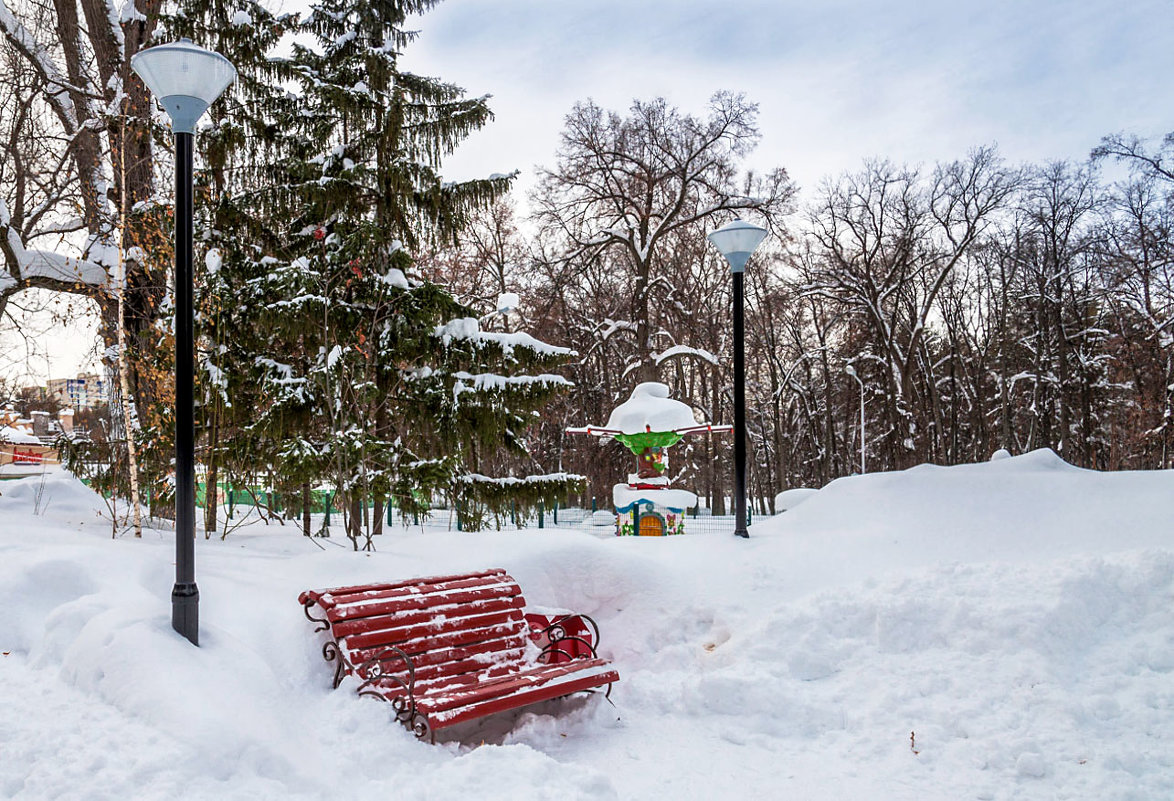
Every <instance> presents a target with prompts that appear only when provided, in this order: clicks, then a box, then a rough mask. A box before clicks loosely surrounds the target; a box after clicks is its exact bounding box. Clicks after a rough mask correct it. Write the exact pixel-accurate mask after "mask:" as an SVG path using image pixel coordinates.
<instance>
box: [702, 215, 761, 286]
mask: <svg viewBox="0 0 1174 801" xmlns="http://www.w3.org/2000/svg"><path fill="white" fill-rule="evenodd" d="M705 238H706V239H708V240H709V241H710V242H712V243H713V246H714V247H716V248H717V249H718V250H719V251H720V252H721V254H722V255H723V256H725V257H726V261H728V262H729V263H730V271H731V272H735V273H740V272H742V271H743V270H745V269H746V262H747V261H749V259H750V255H751V254H752V253H754V250H755V248H757V247H758V246H759V244H761V243H762V240H763V239H765V238H766V229H765V228H759V227H758V226H757V225H753V224H751V223H748V222H745V221H743V220H734V221H733V222H732V223H729V224H728V225H723V226H722V227H721V228H719V229H717V230H716V231H714V232H713V233H711V234H710V235H709V236H707V237H705Z"/></svg>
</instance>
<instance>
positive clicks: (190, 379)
mask: <svg viewBox="0 0 1174 801" xmlns="http://www.w3.org/2000/svg"><path fill="white" fill-rule="evenodd" d="M131 67H132V68H133V69H134V71H135V72H136V73H137V74H138V76H139V77H140V78H142V79H143V83H145V84H146V85H147V88H148V89H150V90H151V92H152V94H154V95H155V97H157V98H159V104H160V105H161V106H163V108H164V110H166V111H167V113H168V114H169V115H170V116H171V128H172V131H174V133H175V587H174V588H173V589H172V590H171V627H172V628H173V629H175V630H176V631H178V632H179V633H180V634H182V635H183V636H184V637H186V638H187V639H188V640H189V641H191V643H192V644H193V645H199V644H200V591H199V589H198V588H197V587H196V427H195V402H194V397H193V394H194V384H195V361H194V360H195V336H194V333H193V329H194V322H193V319H194V311H193V308H192V294H193V293H192V150H193V146H194V144H195V142H194V139H195V133H196V121H197V120H199V119H200V117H202V116H204V112H205V111H207V110H208V106H210V105H212V103H213V102H214V101H215V100H216V98H218V97H220V94H221V93H222V92H223V91H224V90H225V89H227V88H228V86H229V85H230V84H231V83H232V82H233V81H235V80H236V68H235V67H233V66H232V64H231V62H229V60H228V59H226V58H225V57H224V56H222V55H220V54H219V53H213V52H212V51H211V50H205V49H204V48H202V47H197V46H196V45H194V44H192V42H191V40H189V39H181V40H180V41H178V42H175V43H173V44H165V45H159V46H158V47H152V48H149V49H147V50H143V51H141V52H139V53H136V54H135V55H134V56H133V57H132V58H131ZM210 497H211V496H210Z"/></svg>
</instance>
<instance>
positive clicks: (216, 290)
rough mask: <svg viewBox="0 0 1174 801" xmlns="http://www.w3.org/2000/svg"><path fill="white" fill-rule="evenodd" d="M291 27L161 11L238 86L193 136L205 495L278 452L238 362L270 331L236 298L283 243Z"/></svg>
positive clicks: (242, 478) (249, 11) (214, 6)
mask: <svg viewBox="0 0 1174 801" xmlns="http://www.w3.org/2000/svg"><path fill="white" fill-rule="evenodd" d="M296 25H297V17H296V16H295V15H288V14H286V15H274V14H273V13H271V12H270V11H269V10H268V9H267V8H266V7H265V6H263V5H261V4H260V3H257V2H252V1H251V0H248V1H246V2H224V0H197V2H191V3H184V4H182V5H181V6H178V7H176V8H174V9H173V12H172V13H170V14H169V15H167V16H166V17H165V18H164V26H163V27H164V28H165V29H166V31H167V36H168V37H170V38H180V37H188V38H190V39H192V40H193V41H194V42H196V43H198V44H200V45H202V46H204V47H207V48H209V49H212V50H215V51H216V52H218V53H220V54H222V55H224V56H225V57H226V58H228V60H229V61H231V62H233V64H235V65H236V66H237V70H238V78H237V81H236V83H235V84H234V85H233V86H232V87H231V88H230V89H229V90H228V91H227V92H226V93H225V95H224V96H223V97H222V98H221V99H220V100H219V101H218V102H217V103H215V104H213V106H212V107H211V108H210V109H209V111H208V117H207V118H206V119H207V121H208V122H209V123H210V124H209V125H207V126H206V127H205V128H204V129H202V130H201V132H200V136H198V137H197V138H196V143H197V146H198V149H199V150H198V153H197V165H196V166H197V172H196V187H195V189H196V191H195V197H194V199H195V203H196V214H197V220H196V240H197V242H196V245H197V253H198V255H201V256H202V257H203V258H202V264H201V265H200V266H201V267H202V268H203V269H197V270H196V276H197V283H198V286H197V315H198V320H197V323H198V330H199V333H200V338H199V343H198V354H197V365H198V369H199V389H200V392H199V394H198V398H197V402H198V408H197V420H196V424H197V430H198V431H199V436H200V439H201V444H202V446H203V447H202V448H201V453H200V456H201V461H202V462H203V464H204V467H205V470H206V473H205V484H206V487H207V491H208V493H209V497H211V498H215V497H216V496H215V495H214V494H212V493H214V492H215V488H216V486H217V485H218V484H219V483H220V482H221V481H222V480H225V479H226V480H227V483H229V484H232V485H237V486H241V485H244V484H247V483H249V479H250V474H251V473H253V472H255V471H256V470H257V467H258V465H260V466H261V467H262V470H263V469H264V466H265V465H267V464H269V463H271V462H272V460H273V458H274V456H275V454H274V453H273V452H272V449H271V447H270V445H271V442H272V440H271V439H270V438H269V437H261V436H258V435H257V432H256V430H255V425H254V424H255V418H254V415H253V412H254V410H255V409H256V408H258V405H259V404H260V403H261V401H262V398H261V397H260V395H259V394H258V384H257V381H256V376H255V375H253V374H252V371H251V370H249V369H241V365H242V364H243V365H251V364H252V363H253V362H254V361H255V360H256V359H257V358H263V351H264V348H265V343H266V337H265V335H264V331H263V330H262V329H260V328H258V326H257V323H256V321H254V320H253V319H252V318H251V317H250V316H249V315H248V314H247V313H246V310H245V309H243V308H242V307H241V304H240V303H239V300H238V296H239V294H240V287H241V286H242V285H243V284H245V283H246V282H248V281H249V280H251V279H254V278H257V277H258V276H262V275H264V274H265V273H266V272H267V270H268V268H269V266H270V264H271V263H273V261H274V257H275V255H276V254H278V253H280V252H281V251H282V249H283V244H282V242H281V237H280V233H279V232H280V230H281V224H280V223H277V222H276V220H275V219H274V216H273V215H274V213H277V212H282V211H283V210H280V209H278V208H276V207H275V205H274V204H273V203H272V202H269V196H270V195H271V189H272V177H271V176H272V167H273V164H274V163H275V162H277V161H278V160H279V159H281V158H282V157H283V150H284V148H283V142H282V137H281V134H282V128H281V127H280V126H279V125H278V124H277V122H276V121H277V120H278V119H280V118H282V117H284V116H287V115H288V113H289V112H288V105H289V104H290V103H291V102H292V101H291V99H290V98H289V96H288V92H287V91H286V89H285V88H283V86H282V84H283V83H284V82H287V81H289V80H290V78H291V74H292V73H291V69H292V67H291V65H289V64H288V62H286V61H284V60H281V59H274V58H270V56H269V54H270V53H271V52H272V51H273V49H274V48H275V47H276V46H277V44H278V42H279V40H280V39H281V37H282V36H284V35H286V34H287V33H290V32H292V31H293V29H294V28H295V27H296ZM278 219H280V217H279V218H278ZM230 384H232V386H231V388H230V386H229V385H230ZM230 398H232V400H231V401H230ZM296 497H298V498H300V497H301V496H300V493H299V494H298V495H297V496H296ZM204 528H205V531H206V532H212V531H215V530H216V528H217V504H216V503H214V502H213V503H205V505H204Z"/></svg>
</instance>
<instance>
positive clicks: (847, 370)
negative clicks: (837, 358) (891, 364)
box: [844, 365, 865, 475]
mask: <svg viewBox="0 0 1174 801" xmlns="http://www.w3.org/2000/svg"><path fill="white" fill-rule="evenodd" d="M844 372H845V373H847V374H848V375H850V376H852V377H853V378H855V379H856V383H857V384H859V385H860V474H861V475H864V473H865V470H864V449H865V445H864V443H865V439H864V382H863V381H861V380H860V376H858V375H856V368H855V367H853V366H852V365H848V366H847V367H845V368H844Z"/></svg>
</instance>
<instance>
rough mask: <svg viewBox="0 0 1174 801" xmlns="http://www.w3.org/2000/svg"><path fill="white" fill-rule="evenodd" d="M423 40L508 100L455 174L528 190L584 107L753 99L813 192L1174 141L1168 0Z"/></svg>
mask: <svg viewBox="0 0 1174 801" xmlns="http://www.w3.org/2000/svg"><path fill="white" fill-rule="evenodd" d="M293 5H294V0H287V2H286V7H287V8H290V7H292V6H293ZM412 27H414V28H416V29H418V30H419V32H420V37H419V39H418V41H417V42H416V43H414V44H412V45H411V46H410V47H409V48H408V50H407V51H406V53H405V54H404V57H403V59H402V61H401V66H402V67H403V68H405V69H408V70H411V71H414V72H418V73H422V74H427V75H434V76H437V77H440V78H443V79H444V80H446V81H450V82H453V83H457V84H458V85H461V86H463V87H464V88H465V89H466V90H468V92H469V93H470V95H480V94H490V95H493V99H492V100H491V105H492V108H493V110H494V112H495V113H496V115H497V118H496V120H495V121H494V122H492V123H490V124H489V125H488V126H487V127H486V128H485V129H483V130H482V131H479V132H477V133H476V134H474V135H473V136H471V137H470V138H469V139H468V140H466V142H465V144H463V145H462V146H461V147H460V149H459V150H458V151H457V153H456V154H454V155H453V157H451V158H450V159H449V160H448V162H447V163H446V167H445V176H446V178H448V179H450V180H463V179H468V178H474V177H480V176H484V175H488V174H491V173H494V172H509V171H511V170H514V169H519V170H521V171H522V173H523V175H522V179H521V181H520V186H519V189H520V190H521V191H522V192H523V193H524V192H525V191H526V190H527V189H528V188H529V187H530V186H531V185H532V176H533V167H534V165H536V164H540V165H546V166H551V165H553V163H554V152H555V149H556V147H557V145H558V137H559V132H560V130H561V129H562V122H563V118H564V116H565V115H566V114H567V112H568V111H569V110H570V108H571V106H572V105H573V104H574V103H575V102H576V101H579V100H584V99H587V98H592V99H594V100H595V101H596V102H597V103H599V104H600V105H601V106H603V107H604V108H608V109H613V110H624V109H626V108H627V107H628V105H629V104H630V103H631V101H632V100H633V99H635V98H641V99H648V98H653V97H657V96H664V97H665V98H667V99H668V100H669V101H670V102H671V103H673V104H675V105H677V106H679V107H681V108H682V109H684V110H686V111H691V112H694V113H697V114H702V113H704V110H705V104H706V100H707V99H708V98H709V97H710V95H712V94H713V93H714V92H716V91H718V90H722V89H729V90H734V91H741V92H745V93H746V95H747V97H749V98H750V99H751V100H753V101H754V102H756V103H758V104H759V110H760V115H759V126H760V129H761V131H762V141H761V143H760V145H759V147H758V150H757V152H756V153H755V154H754V156H753V158H752V160H751V164H752V166H754V167H757V168H760V169H762V168H770V167H775V166H783V167H786V168H787V170H788V171H789V172H790V174H791V176H792V177H793V178H794V179H795V180H796V181H797V182H798V183H799V185H800V189H801V191H802V190H804V189H809V188H810V187H812V186H814V185H815V184H816V183H817V182H818V181H819V180H820V179H821V178H822V177H824V176H828V175H835V174H838V173H841V172H843V171H845V170H852V169H856V168H857V167H858V166H859V165H860V163H861V162H862V160H863V159H865V158H868V157H872V156H883V157H887V158H890V159H892V160H894V161H898V162H907V163H913V164H916V163H932V162H933V161H935V160H947V159H954V158H958V157H961V156H963V155H965V153H966V151H967V150H968V149H969V148H971V147H974V146H976V145H986V144H997V145H998V147H999V149H1000V151H1001V152H1002V154H1003V155H1004V157H1005V158H1007V159H1008V160H1010V161H1012V162H1021V161H1042V160H1046V159H1077V160H1080V159H1084V158H1086V157H1087V155H1088V152H1089V150H1090V149H1091V148H1092V147H1093V146H1094V145H1096V143H1097V142H1098V140H1099V139H1100V138H1101V137H1102V136H1104V135H1105V134H1108V133H1113V132H1116V131H1127V132H1131V133H1137V134H1140V135H1142V136H1146V137H1153V136H1158V135H1162V134H1165V133H1167V132H1169V131H1174V81H1172V80H1171V78H1172V76H1174V69H1172V67H1174V56H1172V55H1171V54H1172V53H1174V3H1172V2H1170V0H1113V1H1112V2H1109V1H1108V0H1070V1H1069V2H1061V1H1060V0H1020V1H1019V2H1015V1H1014V0H977V1H976V0H971V1H970V2H965V3H963V2H954V1H953V0H890V1H889V2H864V1H863V0H858V2H849V1H848V0H805V2H798V0H775V1H774V2H771V1H770V0H739V1H738V2H731V3H720V2H713V0H710V1H709V2H701V1H700V0H626V1H625V0H446V2H442V3H441V4H440V5H439V6H437V7H436V8H435V9H434V10H432V11H430V12H428V13H427V14H425V15H424V16H422V17H419V18H416V19H414V20H413V25H412ZM801 197H802V196H801ZM93 330H94V329H93V327H92V326H90V327H89V328H88V329H81V333H74V334H72V335H70V336H63V337H51V338H47V341H51V342H53V343H54V344H53V345H52V346H51V352H50V358H49V359H48V360H47V361H45V360H40V361H39V362H38V365H37V366H36V371H37V373H38V374H39V373H42V372H44V373H46V374H52V375H53V377H59V376H64V375H70V374H73V373H74V372H76V370H77V369H78V367H80V366H82V364H83V363H84V357H83V356H82V348H81V347H80V345H81V342H82V340H84V339H85V338H86V336H89V337H90V338H92V337H93V334H88V335H87V334H85V333H84V332H85V331H93ZM4 344H5V343H4V342H0V347H2V346H3V345H4ZM44 377H46V376H41V378H44Z"/></svg>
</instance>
